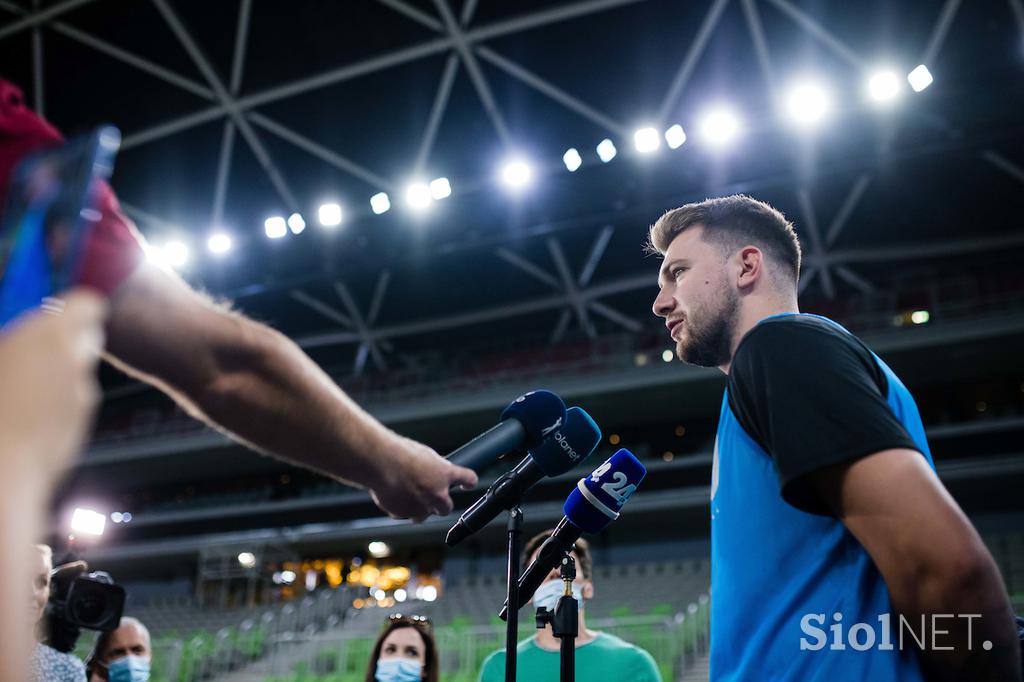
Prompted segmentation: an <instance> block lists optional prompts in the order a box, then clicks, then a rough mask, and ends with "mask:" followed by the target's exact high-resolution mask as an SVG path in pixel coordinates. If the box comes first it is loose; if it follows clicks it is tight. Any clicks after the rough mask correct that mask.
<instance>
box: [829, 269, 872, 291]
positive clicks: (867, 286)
mask: <svg viewBox="0 0 1024 682" xmlns="http://www.w3.org/2000/svg"><path fill="white" fill-rule="evenodd" d="M836 276H838V277H839V278H840V279H842V280H843V281H845V282H846V283H847V284H849V285H850V286H852V287H854V288H856V289H859V290H860V292H861V293H864V294H871V293H874V291H875V287H874V285H873V284H871V282H869V281H867V280H866V279H864V278H863V277H861V276H860V275H858V274H857V273H856V272H854V271H853V270H851V269H850V268H848V267H846V266H845V265H838V266H836Z"/></svg>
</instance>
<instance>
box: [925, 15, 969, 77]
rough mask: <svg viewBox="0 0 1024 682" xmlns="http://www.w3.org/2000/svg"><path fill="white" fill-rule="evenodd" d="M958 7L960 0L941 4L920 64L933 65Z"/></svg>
mask: <svg viewBox="0 0 1024 682" xmlns="http://www.w3.org/2000/svg"><path fill="white" fill-rule="evenodd" d="M958 9H960V0H946V3H945V4H944V5H943V6H942V11H941V12H940V13H939V18H938V20H937V21H936V23H935V28H934V29H932V34H931V37H930V38H929V39H928V47H926V48H925V49H924V55H923V57H922V58H921V63H922V64H931V65H933V66H934V64H935V59H936V58H937V57H938V56H939V51H940V50H941V49H942V44H943V43H944V42H945V41H946V36H947V35H948V34H949V27H950V26H952V25H953V19H954V18H955V17H956V11H957V10H958Z"/></svg>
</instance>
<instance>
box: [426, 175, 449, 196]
mask: <svg viewBox="0 0 1024 682" xmlns="http://www.w3.org/2000/svg"><path fill="white" fill-rule="evenodd" d="M451 195H452V183H450V182H449V181H448V178H434V179H433V180H431V181H430V196H431V197H432V198H433V199H434V200H435V201H440V200H441V199H447V198H448V197H450V196H451Z"/></svg>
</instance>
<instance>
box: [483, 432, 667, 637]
mask: <svg viewBox="0 0 1024 682" xmlns="http://www.w3.org/2000/svg"><path fill="white" fill-rule="evenodd" d="M646 475H647V468H646V467H644V465H643V464H641V463H640V460H638V459H637V458H636V457H634V456H633V453H631V452H630V451H629V450H626V449H625V448H623V449H622V450H619V451H618V452H616V453H615V454H614V455H612V456H611V457H610V458H609V459H608V460H607V461H606V462H604V463H603V464H602V465H601V466H599V467H597V468H596V469H594V471H593V473H591V474H590V475H589V476H587V477H586V478H581V479H580V480H579V482H578V483H577V484H576V488H575V489H573V491H572V493H570V494H569V497H568V498H567V499H566V500H565V504H564V505H563V506H562V511H563V512H564V513H565V516H564V517H562V520H561V521H559V522H558V525H557V526H555V530H554V532H553V533H552V534H551V537H549V538H548V539H547V540H545V541H544V544H542V545H541V546H540V549H539V550H538V552H537V558H536V559H534V560H533V563H531V564H530V565H529V566H528V567H527V569H526V570H525V571H524V572H523V575H522V576H521V577H520V578H519V604H517V605H516V608H517V609H521V608H523V606H524V605H525V604H526V602H528V601H530V599H531V598H532V597H533V593H534V592H536V591H537V588H538V587H540V585H541V583H543V582H544V579H545V578H547V576H548V574H549V573H550V572H551V570H552V569H553V568H555V567H556V566H558V565H559V564H560V563H561V561H562V557H563V556H565V553H566V552H568V551H570V550H572V547H573V543H575V542H576V541H577V540H579V538H580V536H581V535H582V534H583V533H587V534H588V535H594V534H596V533H600V532H601V531H602V530H604V529H605V528H606V527H607V526H608V524H609V523H611V522H612V521H614V520H615V519H617V518H619V512H620V511H622V507H623V505H625V504H626V502H627V501H628V500H629V498H630V496H631V495H632V494H633V493H634V492H636V489H637V486H639V485H640V482H641V481H642V480H644V476H646ZM499 615H500V616H501V619H502V620H506V619H507V618H508V603H507V602H506V604H505V607H504V608H503V609H502V610H501V613H500V614H499Z"/></svg>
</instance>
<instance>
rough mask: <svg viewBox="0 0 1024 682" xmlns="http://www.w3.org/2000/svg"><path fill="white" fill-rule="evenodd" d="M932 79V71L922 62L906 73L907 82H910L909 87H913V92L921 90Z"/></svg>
mask: <svg viewBox="0 0 1024 682" xmlns="http://www.w3.org/2000/svg"><path fill="white" fill-rule="evenodd" d="M934 80H935V79H934V78H932V72H931V71H929V70H928V67H927V66H925V65H924V64H918V65H917V66H916V67H915V68H914V70H913V71H911V72H910V73H908V74H907V82H908V83H910V87H912V88H914V92H921V91H922V90H924V89H925V88H927V87H928V86H929V85H931V84H932V81H934Z"/></svg>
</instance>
